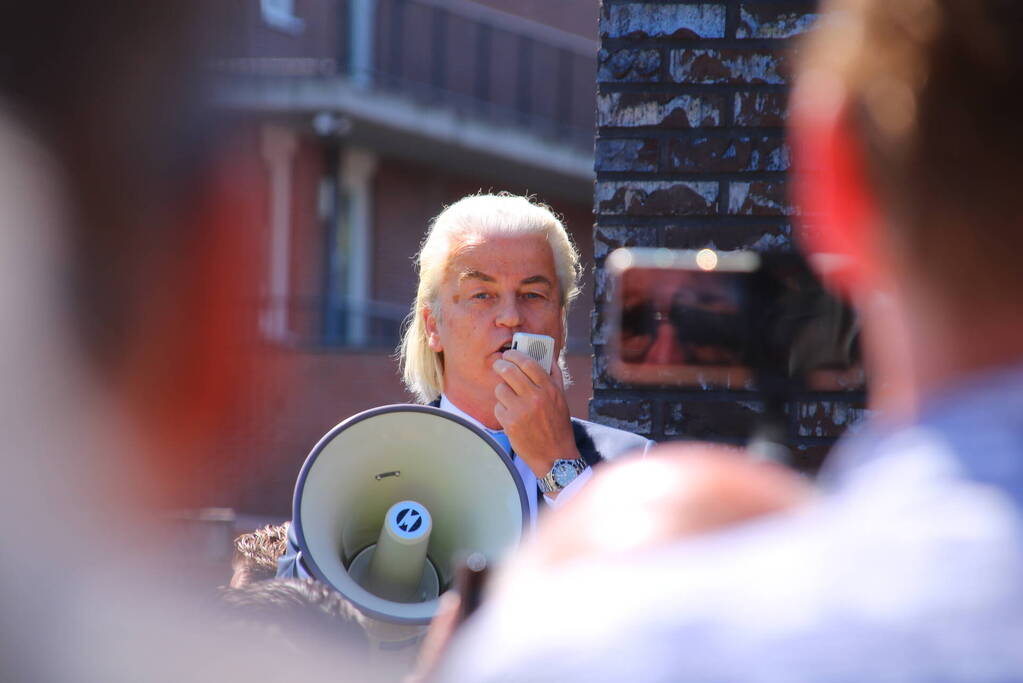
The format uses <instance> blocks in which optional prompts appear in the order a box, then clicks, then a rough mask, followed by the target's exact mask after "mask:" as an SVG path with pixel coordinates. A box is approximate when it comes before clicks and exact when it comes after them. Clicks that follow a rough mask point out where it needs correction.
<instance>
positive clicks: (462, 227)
mask: <svg viewBox="0 0 1023 683" xmlns="http://www.w3.org/2000/svg"><path fill="white" fill-rule="evenodd" d="M497 235H499V236H517V235H543V236H544V237H545V238H546V239H547V243H548V244H549V245H550V246H551V253H552V255H553V256H554V269H555V272H556V274H557V277H558V289H559V292H560V294H561V299H560V303H561V313H562V321H563V322H567V316H568V309H569V306H570V305H571V303H572V301H573V300H574V299H575V297H576V296H577V295H578V294H579V277H580V274H581V266H580V265H579V252H578V251H576V248H575V245H574V244H572V238H571V237H569V235H568V232H567V231H566V230H565V226H564V224H563V223H562V222H561V220H560V219H559V218H558V217H557V216H556V215H554V212H553V211H552V210H551V208H550V207H549V206H547V205H545V204H540V203H538V202H534V201H532V200H531V199H530V198H529V197H520V196H517V195H512V194H507V193H503V192H502V193H500V194H496V195H495V194H477V195H470V196H468V197H463V198H462V199H459V200H458V201H457V202H455V203H454V204H452V205H451V206H448V207H446V208H445V209H444V210H443V211H441V212H440V214H439V215H438V216H437V217H436V218H434V219H433V221H432V222H431V223H430V228H429V230H428V231H427V233H426V238H425V239H424V240H423V244H422V246H421V247H420V249H419V255H418V256H417V257H416V266H417V267H418V269H419V288H418V290H417V291H416V300H415V302H414V303H413V304H412V311H411V313H410V314H409V317H408V320H407V325H406V327H405V332H404V335H403V337H402V340H401V346H400V347H399V351H398V353H399V362H400V365H401V374H402V378H403V380H404V381H405V386H406V387H408V389H409V391H411V392H412V393H413V394H415V395H416V398H417V399H418V400H419V401H421V402H422V403H430V402H431V401H433V400H435V399H436V398H437V397H439V396H440V394H441V392H442V391H443V390H444V382H443V378H444V365H443V357H442V355H441V354H440V353H438V352H436V351H433V350H432V349H431V348H430V345H429V341H428V338H427V333H426V321H425V320H424V311H425V310H426V309H427V308H430V309H431V310H433V311H434V315H435V316H437V315H438V314H439V307H437V306H436V305H435V304H436V301H437V292H438V289H439V288H440V285H441V282H442V281H443V279H444V273H445V271H446V269H447V266H448V262H449V260H450V258H451V252H452V251H453V249H454V248H456V247H457V246H458V245H459V244H461V243H463V242H464V240H465V239H466V238H468V237H482V236H497ZM564 327H565V329H566V334H567V329H568V328H567V325H565V326H564ZM562 342H564V340H562ZM562 347H564V343H562Z"/></svg>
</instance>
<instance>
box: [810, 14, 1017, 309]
mask: <svg viewBox="0 0 1023 683" xmlns="http://www.w3.org/2000/svg"><path fill="white" fill-rule="evenodd" d="M822 9H823V10H832V11H831V12H829V13H826V14H824V15H822V16H823V17H824V18H823V19H822V21H821V23H820V25H819V26H818V27H817V28H816V29H815V30H814V31H813V32H812V33H811V34H810V36H809V39H808V42H807V45H806V49H805V51H804V52H803V53H802V61H803V72H804V74H806V75H814V74H815V75H817V76H821V78H809V79H805V80H806V83H807V86H808V89H810V88H812V89H815V93H816V96H818V97H820V96H826V94H827V93H825V92H818V91H820V90H824V89H826V88H827V87H828V81H829V80H830V81H831V82H832V83H835V82H837V84H838V85H839V87H840V88H841V89H842V90H843V91H844V93H843V94H844V95H845V97H847V98H848V102H849V111H848V112H847V114H848V117H849V122H850V124H851V126H852V127H853V128H854V130H856V132H857V133H858V138H859V141H858V142H859V149H858V150H857V151H858V153H859V154H860V155H861V156H862V160H863V163H864V167H865V169H866V172H867V175H868V178H869V181H870V182H871V185H872V188H873V190H874V191H875V193H876V195H877V197H878V198H879V199H880V202H881V209H882V211H883V212H884V214H885V217H886V218H887V219H888V220H889V222H890V223H891V225H890V227H889V232H890V233H891V234H892V236H893V238H894V240H895V243H896V244H897V245H899V247H900V248H901V249H903V250H904V252H905V253H906V254H912V255H913V263H914V265H915V266H916V267H917V268H919V270H920V272H921V274H922V275H923V276H925V277H926V278H927V280H928V281H929V284H930V285H931V286H932V287H934V288H936V290H937V291H938V292H940V293H941V294H942V295H944V296H945V297H946V300H949V302H950V303H953V304H955V305H960V306H961V305H962V304H964V303H970V304H971V305H972V303H973V302H974V301H975V300H976V298H977V297H980V298H983V299H990V300H994V301H1000V302H1006V301H1009V300H1011V301H1012V302H1015V300H1016V298H1017V296H1018V292H1019V291H1020V290H1021V289H1023V267H1020V257H1021V254H1023V214H1021V213H1020V211H1019V209H1018V206H1017V204H1018V199H1017V197H1016V189H1015V184H1016V182H1017V181H1018V180H1019V179H1020V178H1023V126H1020V124H1019V112H1018V107H1017V106H1016V103H1017V101H1018V100H1019V93H1021V92H1023V40H1021V39H1020V35H1019V33H1020V27H1021V26H1023V3H1020V2H1017V1H1015V0H905V1H899V2H893V1H892V0H826V1H825V3H824V6H823V8H822ZM808 94H810V95H814V93H808ZM808 170H809V171H812V169H808Z"/></svg>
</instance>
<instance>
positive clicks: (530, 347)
mask: <svg viewBox="0 0 1023 683" xmlns="http://www.w3.org/2000/svg"><path fill="white" fill-rule="evenodd" d="M511 347H512V348H513V349H515V350H517V351H521V352H522V353H524V354H526V355H527V356H529V357H530V358H532V359H533V360H535V361H536V362H537V363H539V364H540V367H541V368H543V371H544V372H546V373H548V374H550V372H551V365H552V364H553V363H554V338H553V337H548V336H547V335H546V334H530V333H528V332H516V333H515V334H514V335H512V345H511Z"/></svg>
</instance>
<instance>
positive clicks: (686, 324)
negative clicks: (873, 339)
mask: <svg viewBox="0 0 1023 683" xmlns="http://www.w3.org/2000/svg"><path fill="white" fill-rule="evenodd" d="M608 270H609V272H610V273H611V274H612V292H613V293H612V315H611V318H612V330H613V331H612V335H611V339H610V370H611V373H612V375H613V376H615V377H616V378H617V379H619V380H621V381H625V382H631V383H639V384H666V385H673V386H694V387H695V386H700V387H708V386H714V387H721V388H735V389H753V388H756V387H757V385H761V388H763V387H762V385H763V384H764V383H765V382H774V383H784V384H786V385H787V386H788V388H792V389H806V390H822V391H833V390H841V389H861V388H862V387H863V386H864V375H863V369H862V365H861V364H860V359H859V347H858V326H857V324H856V319H855V316H854V315H853V313H852V311H851V309H849V308H848V307H847V306H845V305H844V304H842V303H841V302H840V301H839V300H837V299H836V298H835V297H833V296H832V295H831V294H829V293H828V292H827V291H826V290H824V289H823V287H821V285H820V284H819V282H818V281H817V279H816V278H815V277H814V276H813V274H812V273H811V272H810V270H809V268H808V267H807V266H806V264H805V262H804V261H803V259H801V258H800V257H798V256H796V255H794V254H792V255H790V254H779V255H766V256H765V255H759V254H755V253H752V252H714V251H711V250H701V251H699V252H695V251H673V252H672V251H668V250H665V249H656V250H651V249H632V250H619V251H617V252H615V253H614V254H612V255H611V256H610V257H609V260H608Z"/></svg>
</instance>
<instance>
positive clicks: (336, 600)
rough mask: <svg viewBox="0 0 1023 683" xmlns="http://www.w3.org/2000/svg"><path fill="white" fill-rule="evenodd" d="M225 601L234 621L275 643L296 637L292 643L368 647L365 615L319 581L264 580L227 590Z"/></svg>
mask: <svg viewBox="0 0 1023 683" xmlns="http://www.w3.org/2000/svg"><path fill="white" fill-rule="evenodd" d="M220 599H221V602H222V603H223V607H224V610H225V613H226V616H227V617H228V619H229V620H230V622H232V623H234V624H235V625H236V626H241V627H243V628H247V629H249V632H250V633H253V634H262V635H264V636H268V637H270V638H271V639H276V638H278V637H280V636H281V635H283V634H295V635H296V636H297V638H296V639H295V640H293V641H292V642H301V639H302V638H309V637H312V638H317V639H320V640H324V639H326V640H334V641H336V642H337V643H338V644H342V643H345V644H348V645H352V644H354V643H360V642H361V643H365V642H367V641H366V632H365V630H364V627H363V622H364V621H365V618H364V617H363V616H362V613H361V612H359V610H357V609H356V608H355V607H354V606H352V604H351V603H349V602H348V601H347V600H345V599H344V598H343V597H341V595H340V594H339V593H338V592H337V591H335V590H334V589H332V588H330V587H329V586H327V585H325V584H323V583H320V582H319V581H313V580H312V579H273V580H272V581H259V582H256V583H253V584H250V585H248V586H242V587H239V588H224V589H222V590H221V593H220Z"/></svg>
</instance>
